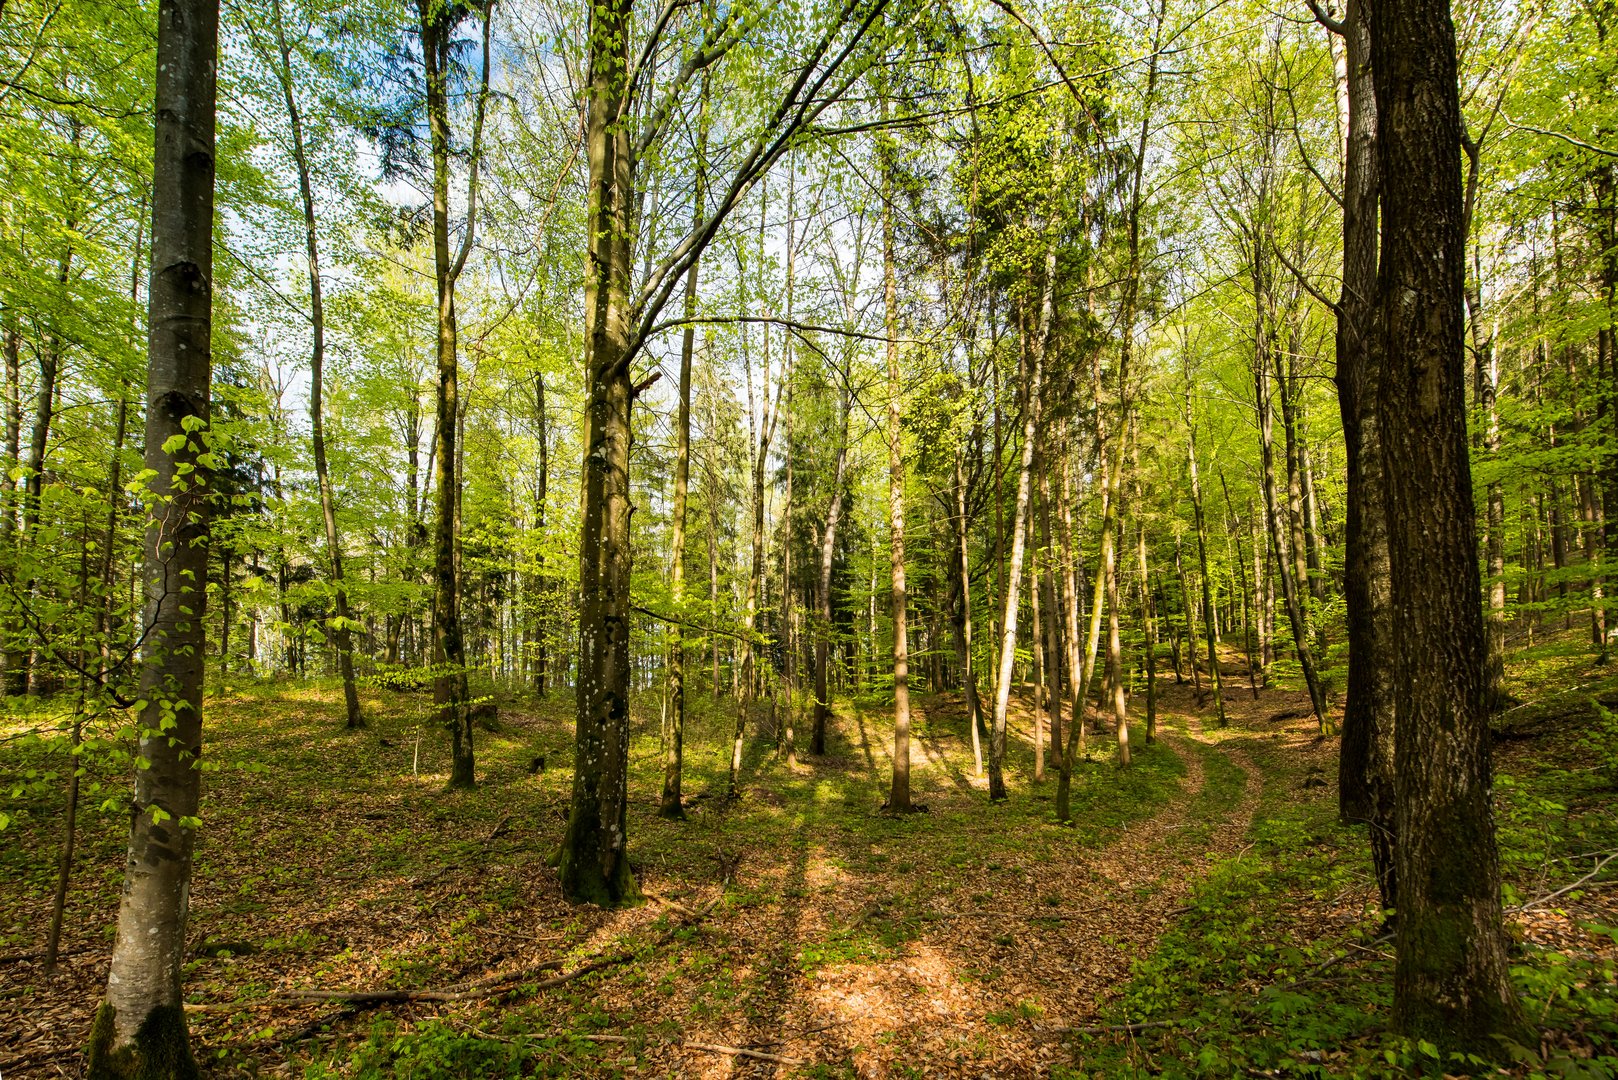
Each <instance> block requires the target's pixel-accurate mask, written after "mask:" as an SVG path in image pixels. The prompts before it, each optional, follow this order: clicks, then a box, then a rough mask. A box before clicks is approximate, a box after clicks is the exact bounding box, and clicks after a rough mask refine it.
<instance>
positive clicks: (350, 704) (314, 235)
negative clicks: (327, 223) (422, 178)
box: [221, 0, 365, 729]
mask: <svg viewBox="0 0 1618 1080" xmlns="http://www.w3.org/2000/svg"><path fill="white" fill-rule="evenodd" d="M271 10H272V12H273V18H274V20H275V47H276V52H277V53H278V54H279V57H280V66H279V67H277V68H276V72H275V74H276V78H277V80H278V81H279V82H280V84H281V94H282V97H283V99H284V100H285V102H286V108H287V123H288V125H289V126H290V127H291V129H292V160H293V164H294V165H295V166H296V167H297V170H298V195H299V198H300V199H301V201H302V203H303V230H304V247H305V252H306V257H307V259H308V270H309V325H310V333H311V343H310V349H309V427H310V442H311V444H312V446H313V450H314V459H315V485H316V486H317V487H318V488H319V490H320V516H321V522H322V524H323V525H324V526H325V530H326V552H327V556H328V561H329V562H330V564H331V567H330V569H331V583H332V601H333V606H334V607H335V609H336V612H337V617H336V618H335V619H333V620H332V640H333V641H334V642H335V643H336V645H337V669H338V671H339V673H340V674H341V675H342V679H343V711H344V715H345V717H346V722H347V726H348V727H349V728H351V729H352V728H360V727H364V726H365V720H364V718H363V717H362V716H361V715H360V698H359V693H358V691H357V690H356V689H355V687H354V639H353V634H352V633H351V632H350V630H349V626H350V624H351V622H352V618H351V616H350V614H349V608H348V586H347V585H346V584H345V583H344V581H343V548H342V543H341V541H340V540H339V538H338V533H337V508H336V505H335V504H334V501H333V498H332V490H331V470H330V469H329V468H328V466H327V462H326V420H325V413H324V410H323V409H322V407H321V402H322V397H323V395H324V394H325V389H326V386H325V361H326V309H325V297H324V293H323V290H322V289H321V282H320V237H319V232H318V230H317V221H316V218H315V195H314V188H313V186H312V185H311V183H310V176H309V156H308V153H307V152H306V150H305V148H304V139H303V117H302V115H301V114H300V113H299V111H298V101H297V98H296V96H295V95H294V94H293V91H292V50H291V48H290V47H289V46H288V45H287V35H286V27H285V24H284V21H283V16H282V12H281V2H280V0H274V4H273V7H272V9H271ZM226 629H227V632H228V629H229V627H228V618H227V627H226ZM221 651H223V650H221Z"/></svg>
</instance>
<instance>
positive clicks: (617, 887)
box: [558, 0, 640, 907]
mask: <svg viewBox="0 0 1618 1080" xmlns="http://www.w3.org/2000/svg"><path fill="white" fill-rule="evenodd" d="M630 7H631V0H606V2H605V3H602V4H598V5H595V6H593V7H592V8H591V17H590V22H591V25H590V72H589V83H588V88H587V94H588V119H587V131H586V136H585V138H586V148H587V152H588V157H589V169H590V180H589V189H588V200H589V201H588V213H587V220H588V222H589V229H588V233H587V235H588V238H589V239H588V244H589V262H588V266H589V267H590V273H589V274H588V275H587V276H586V278H585V318H586V328H587V334H586V338H585V340H586V353H585V374H586V377H587V378H588V379H589V397H588V404H587V407H586V413H585V432H584V440H583V443H584V445H583V451H584V464H583V476H584V481H583V486H584V491H583V498H582V500H581V506H582V513H581V518H582V520H581V521H580V533H579V646H578V681H577V683H576V687H575V701H576V710H577V712H576V725H577V734H576V737H575V743H574V765H573V795H572V804H571V807H570V810H569V814H568V823H567V833H566V836H565V837H564V839H563V841H562V849H561V852H560V855H559V859H558V864H559V870H560V872H561V882H562V891H563V893H564V894H565V895H567V896H568V897H569V898H570V899H572V900H576V901H587V902H591V903H595V904H599V905H601V906H603V907H617V906H621V905H624V904H630V903H634V902H635V901H637V900H638V899H639V897H640V888H639V886H638V885H637V884H636V882H635V877H634V873H633V871H632V870H631V869H630V865H629V852H628V819H627V810H628V802H629V799H628V771H629V680H630V663H629V630H630V617H631V612H630V602H629V582H630V558H631V555H632V552H633V549H632V547H631V544H630V535H629V519H630V513H631V508H630V503H629V447H630V440H631V437H632V434H633V429H632V428H631V425H630V416H629V412H630V406H631V403H632V401H633V398H634V395H635V388H634V387H633V386H632V385H631V382H630V373H629V363H630V356H629V325H630V324H629V275H630V271H631V269H632V267H631V237H630V227H631V222H630V220H629V217H630V200H631V198H632V196H633V192H634V161H633V158H632V156H631V154H630V145H629V143H630V134H629V131H628V127H627V125H625V124H624V123H623V122H622V121H621V119H620V117H621V116H622V112H623V107H624V104H625V103H624V93H625V87H624V82H623V72H624V70H625V69H626V67H627V66H628V63H629V18H630Z"/></svg>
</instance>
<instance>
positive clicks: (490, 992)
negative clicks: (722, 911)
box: [279, 953, 635, 1005]
mask: <svg viewBox="0 0 1618 1080" xmlns="http://www.w3.org/2000/svg"><path fill="white" fill-rule="evenodd" d="M633 959H635V954H634V953H619V954H617V955H616V956H607V957H603V958H602V959H600V960H592V961H591V962H590V963H588V964H584V965H582V966H580V967H576V968H574V969H573V970H572V971H569V972H567V973H566V974H564V975H557V976H555V977H554V978H550V979H544V980H542V981H540V982H537V983H535V984H534V989H536V990H549V989H551V988H552V987H556V986H561V985H562V984H563V983H570V982H572V981H573V980H574V979H577V978H580V977H581V976H584V975H589V974H590V973H591V972H595V971H600V970H601V969H603V968H609V967H614V966H616V965H618V964H625V963H628V962H629V961H631V960H633ZM553 965H554V961H553V962H552V963H550V964H546V965H544V966H543V967H541V968H539V969H537V970H547V969H549V968H551V967H552V966H553ZM530 970H534V969H530ZM527 974H530V971H519V972H513V973H512V974H510V975H500V976H495V977H494V979H493V980H491V981H492V982H493V983H494V984H495V985H484V986H479V987H474V988H471V989H467V990H289V991H287V992H286V993H285V994H281V995H279V996H280V997H281V998H282V999H283V1000H288V1001H321V1002H331V1001H340V1002H346V1003H348V1004H350V1005H386V1004H390V1003H392V1002H400V1001H475V1000H477V999H479V998H487V997H495V996H496V995H498V994H504V993H506V992H507V991H508V990H509V989H510V987H509V986H508V985H507V984H509V983H512V982H515V981H517V980H519V979H521V978H522V977H523V976H524V975H527Z"/></svg>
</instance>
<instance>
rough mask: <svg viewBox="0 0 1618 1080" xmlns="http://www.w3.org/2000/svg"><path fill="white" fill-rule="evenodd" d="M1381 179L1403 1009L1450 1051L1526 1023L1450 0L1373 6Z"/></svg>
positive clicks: (1383, 391)
mask: <svg viewBox="0 0 1618 1080" xmlns="http://www.w3.org/2000/svg"><path fill="white" fill-rule="evenodd" d="M1371 53H1372V63H1373V66H1374V68H1375V70H1376V102H1377V114H1378V120H1379V132H1378V139H1379V164H1380V166H1381V174H1382V176H1383V177H1384V178H1385V182H1384V183H1383V184H1382V237H1381V239H1382V262H1381V267H1380V273H1379V277H1378V280H1377V302H1378V307H1379V312H1380V316H1381V326H1380V328H1379V329H1380V331H1381V334H1382V339H1381V340H1382V345H1383V348H1384V350H1385V352H1384V354H1383V355H1384V357H1385V364H1386V366H1385V369H1384V372H1383V378H1382V385H1381V386H1380V388H1379V395H1378V400H1379V403H1380V417H1381V421H1382V435H1383V460H1384V477H1385V480H1386V490H1387V496H1388V503H1387V520H1388V552H1389V563H1390V569H1391V573H1392V584H1393V598H1394V599H1393V621H1392V622H1393V632H1394V633H1393V637H1394V640H1397V641H1398V642H1399V648H1398V649H1397V650H1396V651H1395V653H1394V656H1395V672H1396V682H1395V686H1396V688H1397V689H1396V697H1397V700H1396V704H1395V709H1396V712H1397V715H1398V723H1397V730H1396V731H1395V733H1394V739H1395V749H1394V754H1395V766H1396V774H1397V776H1396V793H1395V794H1396V803H1397V810H1396V817H1397V822H1398V836H1399V845H1398V852H1397V855H1396V860H1397V869H1398V880H1399V937H1398V950H1397V952H1398V956H1397V960H1396V963H1395V969H1394V1020H1395V1023H1396V1024H1397V1026H1398V1028H1399V1030H1400V1031H1401V1032H1403V1033H1404V1034H1407V1035H1410V1036H1415V1037H1421V1038H1427V1039H1431V1040H1433V1041H1434V1042H1437V1043H1439V1044H1440V1045H1442V1046H1446V1047H1468V1048H1472V1047H1484V1046H1487V1045H1492V1042H1491V1040H1490V1036H1491V1035H1493V1034H1495V1033H1506V1034H1510V1035H1518V1034H1519V1033H1521V1032H1523V1031H1524V1029H1525V1023H1524V1020H1523V1015H1522V1010H1521V1006H1520V1004H1519V1003H1518V1000H1517V995H1516V991H1515V989H1514V988H1513V986H1512V983H1511V978H1510V974H1509V972H1508V969H1507V961H1506V937H1505V933H1504V930H1503V928H1502V925H1501V910H1500V867H1499V856H1498V852H1497V850H1496V847H1495V838H1494V818H1493V812H1492V809H1491V807H1490V802H1489V787H1490V767H1489V730H1488V703H1487V700H1486V692H1487V685H1486V680H1485V676H1486V665H1487V662H1488V642H1487V640H1486V638H1485V632H1484V625H1483V612H1482V610H1481V607H1480V605H1479V603H1478V596H1479V589H1480V583H1479V580H1478V562H1477V531H1476V523H1475V518H1474V514H1473V504H1472V477H1471V466H1470V463H1469V460H1468V453H1467V437H1466V350H1465V342H1464V336H1463V335H1464V322H1465V319H1464V311H1463V299H1462V294H1463V290H1464V281H1465V263H1464V260H1465V250H1466V249H1465V236H1464V235H1463V228H1462V199H1461V183H1460V168H1459V165H1460V162H1459V152H1460V145H1461V114H1460V102H1459V100H1458V91H1457V86H1456V59H1455V31H1454V26H1453V24H1452V23H1451V21H1450V12H1449V2H1448V0H1399V2H1389V3H1379V4H1377V5H1376V6H1375V8H1374V9H1373V11H1372V13H1371Z"/></svg>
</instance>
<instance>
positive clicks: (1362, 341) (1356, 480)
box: [1336, 0, 1398, 912]
mask: <svg viewBox="0 0 1618 1080" xmlns="http://www.w3.org/2000/svg"><path fill="white" fill-rule="evenodd" d="M1370 17H1371V16H1370V10H1369V3H1368V2H1367V0H1351V2H1350V3H1349V5H1348V9H1347V12H1346V14H1345V16H1344V19H1343V22H1342V24H1341V26H1340V27H1339V28H1338V31H1339V32H1340V35H1341V37H1342V38H1343V44H1344V51H1345V53H1346V55H1347V58H1348V85H1347V109H1348V126H1347V143H1346V145H1345V148H1344V161H1343V177H1344V179H1343V188H1344V203H1343V208H1344V212H1343V252H1344V256H1343V287H1342V294H1341V299H1340V300H1339V301H1338V305H1337V341H1336V347H1337V377H1336V378H1337V393H1338V404H1339V410H1340V412H1341V414H1342V421H1343V443H1344V450H1345V456H1346V458H1347V465H1348V485H1347V513H1346V515H1345V522H1344V546H1345V552H1344V559H1343V594H1344V601H1345V603H1346V607H1347V620H1346V621H1347V629H1348V685H1347V694H1346V697H1345V700H1344V702H1343V735H1342V748H1341V752H1340V757H1339V763H1338V807H1339V812H1340V814H1341V816H1342V818H1343V820H1344V821H1362V822H1365V824H1366V826H1367V832H1368V834H1369V838H1370V844H1371V855H1372V863H1373V866H1374V869H1375V872H1376V878H1377V891H1378V893H1379V894H1380V897H1381V902H1382V908H1383V910H1384V911H1385V912H1392V911H1394V910H1395V909H1396V908H1397V906H1398V905H1397V903H1396V899H1395V898H1396V895H1397V886H1396V878H1395V873H1394V865H1393V852H1394V839H1395V834H1394V829H1395V827H1396V822H1395V821H1394V800H1393V742H1394V713H1393V672H1394V663H1395V660H1394V656H1393V654H1392V648H1391V646H1392V637H1391V634H1392V626H1391V619H1392V617H1393V609H1392V600H1393V597H1392V593H1391V590H1390V585H1389V581H1388V523H1387V507H1386V494H1385V486H1384V483H1383V471H1382V428H1381V419H1380V415H1379V413H1378V408H1377V398H1378V393H1379V390H1378V388H1379V386H1380V381H1381V377H1382V359H1381V356H1380V353H1379V352H1378V351H1377V350H1378V348H1379V346H1380V340H1379V337H1378V335H1377V332H1376V317H1377V313H1376V308H1375V292H1376V274H1377V190H1378V182H1377V160H1376V127H1377V114H1376V98H1375V91H1374V83H1373V79H1372V73H1371V66H1370V65H1371V57H1370V44H1371V41H1370V32H1371V31H1370Z"/></svg>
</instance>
